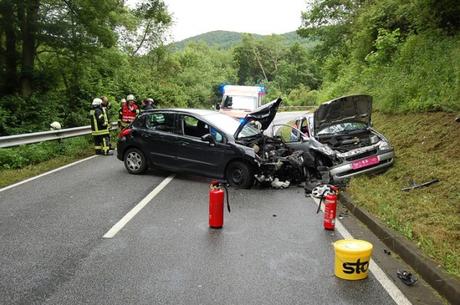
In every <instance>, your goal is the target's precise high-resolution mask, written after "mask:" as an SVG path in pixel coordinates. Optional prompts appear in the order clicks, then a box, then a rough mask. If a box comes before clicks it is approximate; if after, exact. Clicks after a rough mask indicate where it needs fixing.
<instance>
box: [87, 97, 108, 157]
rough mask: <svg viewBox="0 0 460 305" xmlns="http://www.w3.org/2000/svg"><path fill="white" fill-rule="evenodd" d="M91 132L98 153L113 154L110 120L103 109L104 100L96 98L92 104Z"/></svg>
mask: <svg viewBox="0 0 460 305" xmlns="http://www.w3.org/2000/svg"><path fill="white" fill-rule="evenodd" d="M91 108H92V109H91V111H90V116H91V130H92V132H91V134H92V135H93V137H94V149H95V150H96V154H98V155H101V154H102V155H106V156H107V155H111V154H112V152H111V151H110V144H109V121H108V119H107V116H106V115H104V113H105V112H104V110H103V109H102V100H101V99H100V98H95V99H94V100H93V102H92V104H91Z"/></svg>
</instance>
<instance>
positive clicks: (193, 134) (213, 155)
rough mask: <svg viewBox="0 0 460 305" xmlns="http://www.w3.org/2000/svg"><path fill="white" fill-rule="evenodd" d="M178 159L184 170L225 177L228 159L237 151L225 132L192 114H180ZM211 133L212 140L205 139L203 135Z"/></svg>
mask: <svg viewBox="0 0 460 305" xmlns="http://www.w3.org/2000/svg"><path fill="white" fill-rule="evenodd" d="M178 122H179V126H180V129H181V135H180V136H179V140H178V142H179V146H180V147H179V149H178V151H177V158H178V161H179V162H180V163H181V164H182V166H183V167H182V168H183V170H184V171H187V172H191V173H196V174H200V175H204V176H208V177H216V178H222V177H224V171H225V166H226V164H227V161H228V160H229V159H230V158H231V156H233V155H234V154H235V153H234V151H233V149H232V147H231V146H230V145H229V144H227V143H226V138H225V137H224V136H223V133H221V132H219V131H218V129H217V128H214V127H212V126H210V125H209V124H207V123H206V122H204V121H203V120H200V119H198V118H197V117H195V116H192V115H185V114H184V115H180V116H179V120H178ZM206 134H210V135H211V136H212V141H205V140H203V139H202V136H204V135H206Z"/></svg>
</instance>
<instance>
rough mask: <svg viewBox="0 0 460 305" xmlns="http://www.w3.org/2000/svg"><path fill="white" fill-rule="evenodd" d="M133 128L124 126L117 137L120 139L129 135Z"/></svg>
mask: <svg viewBox="0 0 460 305" xmlns="http://www.w3.org/2000/svg"><path fill="white" fill-rule="evenodd" d="M132 131H133V130H132V129H131V128H125V129H123V130H122V131H120V133H119V134H118V138H119V139H121V138H123V137H126V136H129V135H130V134H131V132H132Z"/></svg>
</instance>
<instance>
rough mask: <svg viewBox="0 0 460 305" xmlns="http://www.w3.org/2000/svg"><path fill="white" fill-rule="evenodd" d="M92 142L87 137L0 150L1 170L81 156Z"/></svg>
mask: <svg viewBox="0 0 460 305" xmlns="http://www.w3.org/2000/svg"><path fill="white" fill-rule="evenodd" d="M90 141H92V140H91V137H90V136H85V137H77V138H71V139H64V140H60V141H48V142H42V143H38V144H29V145H23V146H18V147H12V148H4V149H1V150H0V169H20V168H23V167H25V166H28V165H32V164H38V163H40V162H43V161H47V160H50V159H52V158H55V157H57V156H59V155H80V154H81V152H82V151H87V150H88V149H89V148H90V147H91V146H92V144H90Z"/></svg>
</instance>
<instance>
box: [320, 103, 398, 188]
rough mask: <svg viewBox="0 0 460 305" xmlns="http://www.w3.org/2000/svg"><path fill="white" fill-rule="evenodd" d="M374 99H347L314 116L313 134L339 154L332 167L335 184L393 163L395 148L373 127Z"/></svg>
mask: <svg viewBox="0 0 460 305" xmlns="http://www.w3.org/2000/svg"><path fill="white" fill-rule="evenodd" d="M371 112H372V97H370V96H368V95H354V96H345V97H341V98H338V99H334V100H332V101H329V102H327V103H324V104H322V105H321V106H320V107H319V108H318V110H317V111H315V113H314V117H313V134H314V136H315V138H316V139H317V140H318V141H319V142H320V143H322V144H324V145H325V146H327V147H329V148H331V149H332V150H334V151H335V152H336V157H337V161H336V162H334V165H333V166H331V167H330V169H329V170H330V175H331V179H332V181H333V182H337V181H342V180H345V179H347V178H350V177H352V176H355V175H358V174H363V173H378V172H381V171H383V170H385V169H387V168H388V167H390V166H391V165H392V164H393V160H394V149H393V147H392V146H391V145H390V143H389V141H388V140H387V139H386V138H385V137H384V136H383V135H382V134H380V133H379V132H377V131H376V130H374V129H373V128H372V127H371V125H372V124H371Z"/></svg>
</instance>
